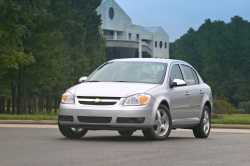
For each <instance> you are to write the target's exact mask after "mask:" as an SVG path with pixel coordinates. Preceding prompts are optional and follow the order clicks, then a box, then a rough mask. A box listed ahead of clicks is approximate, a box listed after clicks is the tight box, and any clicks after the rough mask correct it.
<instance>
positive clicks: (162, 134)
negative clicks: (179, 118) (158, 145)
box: [143, 105, 172, 140]
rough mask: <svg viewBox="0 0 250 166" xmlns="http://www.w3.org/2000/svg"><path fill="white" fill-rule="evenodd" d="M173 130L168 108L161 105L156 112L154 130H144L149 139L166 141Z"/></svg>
mask: <svg viewBox="0 0 250 166" xmlns="http://www.w3.org/2000/svg"><path fill="white" fill-rule="evenodd" d="M171 129H172V120H171V116H170V113H169V109H168V107H166V106H165V105H160V106H159V108H158V109H157V111H156V116H155V125H154V126H153V127H152V128H149V129H145V130H143V134H144V136H145V138H147V139H153V140H164V139H167V138H168V136H169V134H170V132H171Z"/></svg>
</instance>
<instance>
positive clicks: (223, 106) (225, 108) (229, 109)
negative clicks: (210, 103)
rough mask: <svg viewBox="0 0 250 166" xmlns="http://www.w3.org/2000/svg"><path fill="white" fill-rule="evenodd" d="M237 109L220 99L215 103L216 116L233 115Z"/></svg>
mask: <svg viewBox="0 0 250 166" xmlns="http://www.w3.org/2000/svg"><path fill="white" fill-rule="evenodd" d="M236 112H237V110H236V108H235V107H234V106H233V105H232V104H231V103H229V102H228V101H226V100H223V99H219V100H215V101H214V113H216V114H232V113H236Z"/></svg>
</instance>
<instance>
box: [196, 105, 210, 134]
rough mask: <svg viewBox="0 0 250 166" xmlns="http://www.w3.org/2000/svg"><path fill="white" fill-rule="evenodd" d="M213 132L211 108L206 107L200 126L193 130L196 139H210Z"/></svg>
mask: <svg viewBox="0 0 250 166" xmlns="http://www.w3.org/2000/svg"><path fill="white" fill-rule="evenodd" d="M210 130H211V114H210V108H209V107H208V106H205V107H204V109H203V114H202V118H201V121H200V124H199V125H198V126H197V127H195V128H194V129H193V133H194V136H195V137H196V138H208V136H209V134H210Z"/></svg>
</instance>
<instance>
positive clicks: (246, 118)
mask: <svg viewBox="0 0 250 166" xmlns="http://www.w3.org/2000/svg"><path fill="white" fill-rule="evenodd" d="M0 120H37V121H39V120H57V115H56V114H50V115H47V114H34V115H10V114H0ZM212 122H213V124H244V125H246V124H248V125H250V114H232V115H215V116H214V117H213V118H212Z"/></svg>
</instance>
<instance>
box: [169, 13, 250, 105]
mask: <svg viewBox="0 0 250 166" xmlns="http://www.w3.org/2000/svg"><path fill="white" fill-rule="evenodd" d="M249 43H250V22H248V21H246V20H243V19H242V18H241V17H238V16H235V17H233V18H232V19H231V22H229V23H225V22H223V21H213V22H212V21H211V20H209V19H208V20H206V21H205V23H204V24H203V25H201V26H200V27H199V29H198V30H193V29H190V30H189V31H188V32H187V33H186V34H185V35H184V36H182V37H181V38H180V39H178V40H176V41H175V42H174V43H173V44H171V57H172V58H176V59H182V60H186V61H188V62H189V63H191V64H192V65H194V66H195V67H196V68H197V69H198V71H199V73H200V74H201V75H202V76H203V78H204V79H205V81H206V82H207V83H209V84H210V85H211V86H212V89H213V93H214V95H215V96H217V97H226V98H227V99H228V100H229V101H230V102H231V103H233V104H234V105H235V106H238V104H239V102H240V101H248V100H249V99H250V86H249V84H250V74H249V69H250V44H249Z"/></svg>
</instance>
